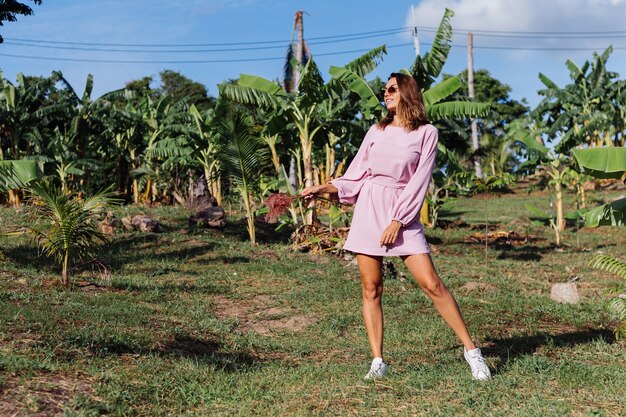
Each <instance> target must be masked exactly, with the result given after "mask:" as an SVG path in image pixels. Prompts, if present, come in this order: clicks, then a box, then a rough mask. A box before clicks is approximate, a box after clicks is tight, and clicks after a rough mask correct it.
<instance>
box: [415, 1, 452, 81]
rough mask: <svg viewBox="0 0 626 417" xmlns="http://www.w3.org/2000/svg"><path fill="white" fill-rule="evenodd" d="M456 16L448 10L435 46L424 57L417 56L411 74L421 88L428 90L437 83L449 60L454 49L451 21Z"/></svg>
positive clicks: (443, 18)
mask: <svg viewBox="0 0 626 417" xmlns="http://www.w3.org/2000/svg"><path fill="white" fill-rule="evenodd" d="M453 16H454V12H453V11H452V10H450V9H448V8H446V10H445V12H444V14H443V17H442V18H441V22H440V23H439V27H438V28H437V33H436V34H435V38H434V39H433V45H432V47H431V49H430V51H429V52H426V53H425V54H424V57H423V58H422V57H421V56H417V57H416V58H415V61H414V62H413V65H412V66H411V69H410V70H409V73H410V74H411V75H412V76H413V78H415V80H416V81H417V83H418V85H419V86H420V88H422V89H423V90H428V89H429V88H430V87H431V85H432V84H433V83H434V82H435V79H437V77H439V75H440V74H441V70H442V69H443V66H444V64H445V63H446V61H447V60H448V54H449V53H450V49H451V48H452V37H453V35H454V34H453V31H452V24H451V23H450V19H451V18H452V17H453Z"/></svg>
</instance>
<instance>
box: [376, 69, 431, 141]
mask: <svg viewBox="0 0 626 417" xmlns="http://www.w3.org/2000/svg"><path fill="white" fill-rule="evenodd" d="M392 78H395V79H396V81H397V82H398V91H399V92H400V100H399V101H398V105H397V106H396V109H395V111H392V110H389V111H388V112H387V114H386V115H385V116H384V117H383V118H382V119H381V120H380V121H379V122H378V124H377V126H378V127H379V128H381V129H383V130H384V129H385V127H387V126H388V125H390V124H391V122H393V118H394V116H396V115H397V116H398V121H399V122H400V126H402V127H403V128H405V129H406V130H407V131H409V132H410V131H412V130H417V129H418V128H419V127H420V126H422V125H425V124H427V123H428V118H427V116H426V108H425V107H424V99H423V98H422V93H421V92H420V88H419V85H417V81H415V79H414V78H413V77H411V76H410V75H406V74H401V73H398V72H392V73H391V75H390V76H389V78H388V79H387V81H389V80H390V79H392Z"/></svg>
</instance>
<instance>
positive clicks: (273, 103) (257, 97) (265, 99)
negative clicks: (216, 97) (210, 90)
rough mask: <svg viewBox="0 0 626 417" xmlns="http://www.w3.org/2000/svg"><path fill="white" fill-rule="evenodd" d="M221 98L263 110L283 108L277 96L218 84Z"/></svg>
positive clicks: (239, 86)
mask: <svg viewBox="0 0 626 417" xmlns="http://www.w3.org/2000/svg"><path fill="white" fill-rule="evenodd" d="M217 87H218V89H219V92H220V97H226V98H227V99H228V100H231V101H235V102H237V103H243V104H253V105H255V106H259V107H263V108H274V107H281V102H280V101H279V100H278V99H277V97H276V96H273V95H271V94H270V93H267V92H265V91H262V90H257V89H255V88H251V87H245V86H241V85H234V84H227V83H223V84H218V85H217Z"/></svg>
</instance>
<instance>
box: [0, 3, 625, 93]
mask: <svg viewBox="0 0 626 417" xmlns="http://www.w3.org/2000/svg"><path fill="white" fill-rule="evenodd" d="M625 3H626V0H421V1H404V0H398V1H393V2H392V1H369V0H361V1H338V0H334V1H330V0H230V1H228V0H185V1H171V0H169V1H166V0H124V1H121V0H82V1H76V0H75V1H69V0H54V1H53V0H44V1H43V4H42V5H41V6H33V8H34V10H35V14H34V15H33V16H30V17H20V18H19V20H18V21H17V22H15V23H6V24H5V26H4V27H2V28H0V33H2V35H3V37H4V38H5V41H6V42H5V43H4V44H1V45H0V69H1V70H2V71H3V72H4V75H5V77H7V78H8V79H10V80H14V79H15V76H16V74H17V73H19V72H22V73H24V74H27V75H49V74H50V73H51V72H52V71H53V70H61V71H62V72H63V73H64V75H65V76H66V78H67V79H68V80H69V81H70V82H71V83H72V85H73V86H74V88H75V89H76V90H78V91H79V92H82V90H83V87H84V83H85V79H86V77H87V74H89V73H91V74H93V75H94V78H95V87H94V97H97V96H99V95H101V94H103V93H105V92H107V91H110V90H113V89H116V88H120V87H122V86H123V85H124V83H125V82H128V81H130V80H133V79H137V78H141V77H143V76H146V75H151V76H153V77H154V78H155V79H158V73H159V72H160V71H161V70H163V69H172V70H176V71H180V72H181V73H183V74H184V75H186V76H188V77H189V78H192V79H194V80H196V81H199V82H202V83H203V84H205V85H206V86H207V88H208V90H209V93H210V94H212V95H216V94H217V84H218V83H219V82H221V81H223V80H226V79H229V78H234V77H237V76H238V75H239V74H241V73H248V74H255V75H260V76H263V77H266V78H270V79H277V78H279V77H280V76H281V70H282V65H283V61H282V60H281V59H280V58H281V57H283V56H284V54H285V50H286V47H287V43H288V40H289V39H290V37H291V33H292V29H293V18H294V13H295V12H296V11H297V10H303V11H305V12H306V14H305V16H304V33H305V38H307V39H311V41H310V44H311V45H310V49H311V52H312V53H313V56H314V59H315V60H316V62H317V63H318V65H319V67H320V69H321V70H322V73H323V74H324V76H325V77H328V74H327V71H328V68H329V67H330V66H331V65H342V64H344V63H346V62H349V61H350V60H352V59H354V58H356V57H357V56H359V55H360V54H361V53H360V52H348V53H344V52H343V51H353V50H367V49H371V48H374V47H376V46H379V45H382V44H387V45H396V46H393V47H391V48H389V53H388V55H387V56H386V57H385V59H384V61H383V62H382V64H381V65H380V66H379V68H378V69H377V70H376V71H375V72H373V73H372V74H371V75H370V76H369V77H373V76H376V75H379V76H381V77H385V78H386V76H387V75H388V74H389V73H390V72H392V71H395V70H397V69H400V68H404V67H409V66H410V64H411V63H412V61H413V59H414V57H415V52H414V49H413V47H412V41H411V37H410V34H409V33H408V32H404V33H393V34H388V35H385V36H379V37H370V38H366V39H356V40H352V41H342V42H332V43H319V42H320V40H319V39H318V40H317V41H316V40H314V39H313V38H320V37H325V36H334V35H347V34H356V33H363V32H373V31H382V30H387V29H396V28H403V27H406V26H412V25H413V24H415V25H417V27H418V31H419V33H420V41H421V42H422V46H421V50H422V53H423V52H425V51H427V50H428V49H429V48H430V47H429V45H428V43H429V42H430V41H431V40H432V36H433V33H432V30H430V29H429V28H432V27H436V26H437V25H438V24H439V21H440V20H441V16H442V14H443V10H444V7H446V6H447V7H449V8H451V9H453V10H454V11H455V12H456V16H455V17H454V18H453V19H452V25H453V27H454V28H455V29H456V30H457V32H458V33H457V35H456V37H455V40H454V44H455V46H454V47H453V49H452V52H451V54H450V57H449V59H448V63H447V64H446V66H445V67H444V72H447V73H458V72H460V71H462V70H463V69H464V68H466V66H467V49H466V46H465V45H466V39H467V35H466V31H467V30H472V31H494V32H492V33H496V34H498V33H499V34H500V35H506V36H503V37H494V36H484V35H478V34H477V35H475V37H474V44H475V47H476V49H475V56H474V65H475V68H486V69H488V70H489V71H490V72H491V73H492V74H493V75H494V76H495V77H496V78H498V79H500V80H501V81H502V82H505V83H507V84H509V85H510V86H511V87H512V88H513V91H512V96H513V97H514V98H516V99H521V98H526V99H527V100H528V101H529V102H530V103H531V104H536V103H537V102H538V101H539V99H540V98H539V96H538V95H537V90H538V89H539V88H541V83H540V82H539V80H538V77H537V75H538V73H539V72H543V73H544V74H546V75H547V76H548V77H550V78H551V79H552V80H554V81H555V82H556V83H557V84H559V85H564V84H565V83H566V82H567V81H568V70H567V69H566V67H565V65H564V63H565V60H566V59H568V58H570V59H572V60H573V61H574V62H576V63H578V64H581V63H582V62H584V61H585V60H587V59H590V58H591V55H592V50H593V49H596V50H598V51H602V50H604V48H606V47H607V46H608V45H609V44H613V46H614V47H617V49H616V50H615V52H614V53H613V55H612V56H611V59H610V60H609V68H610V69H612V70H614V71H617V72H622V74H621V75H622V77H625V76H626V74H624V71H623V69H624V68H626V29H623V22H625V21H626V4H625ZM31 4H32V3H31ZM411 5H414V6H415V14H414V17H415V18H414V19H413V16H412V15H411V13H410V9H411ZM608 31H621V33H613V34H610V33H600V34H590V32H608ZM501 32H507V33H501ZM510 32H517V33H516V34H514V36H511V33H510ZM521 32H526V33H525V34H522V33H521ZM537 32H571V33H572V34H570V35H566V36H564V35H559V34H556V35H546V34H542V35H540V36H537V35H536V33H537ZM577 32H578V33H581V32H582V33H583V35H582V36H581V35H576V34H575V33H577ZM519 35H524V36H526V37H520V36H519ZM25 40H45V41H52V42H75V43H87V42H89V43H106V44H141V45H145V44H153V45H163V46H162V47H161V48H160V49H162V50H168V51H170V52H164V53H148V52H141V51H145V50H149V49H154V48H151V47H133V48H126V49H133V50H134V52H111V51H96V50H94V49H96V48H100V49H124V48H122V47H115V46H95V45H92V46H89V45H65V46H66V47H68V46H69V47H73V48H86V49H90V50H87V51H85V50H80V49H70V50H64V49H52V48H50V46H62V45H59V44H52V43H50V44H47V46H46V47H44V48H42V47H34V46H26V45H24V44H27V43H30V44H32V43H31V42H28V41H25ZM260 41H284V42H278V43H275V44H263V45H260V44H254V43H253V42H260ZM20 43H21V45H20ZM215 43H222V44H224V43H242V45H235V46H231V47H227V46H202V47H194V48H183V47H178V46H168V45H175V44H179V45H189V44H215ZM38 45H42V44H41V43H38ZM259 46H265V47H267V46H278V48H273V49H272V48H268V49H256V50H255V48H258V47H259ZM484 47H489V48H494V47H495V48H503V49H483V48H484ZM231 48H238V49H241V48H251V49H250V50H239V51H221V52H193V53H183V52H177V51H180V50H183V49H196V50H197V49H201V50H206V49H231ZM510 48H517V49H510ZM519 48H556V49H552V50H540V51H537V50H524V49H519ZM559 48H591V49H589V50H582V51H576V50H565V51H563V50H558V49H559ZM328 53H332V54H333V55H324V54H328ZM2 54H5V55H4V56H3V55H2ZM318 54H319V56H318ZM6 55H23V56H31V57H33V58H17V57H9V56H6ZM44 58H70V59H92V60H94V59H95V60H104V61H107V60H126V61H128V60H130V61H180V60H202V61H207V60H237V59H250V58H255V59H257V58H276V59H272V60H266V61H253V62H221V63H218V62H215V63H196V64H191V63H188V64H181V63H169V64H163V63H154V64H152V63H103V62H98V63H94V62H64V61H53V60H47V59H44Z"/></svg>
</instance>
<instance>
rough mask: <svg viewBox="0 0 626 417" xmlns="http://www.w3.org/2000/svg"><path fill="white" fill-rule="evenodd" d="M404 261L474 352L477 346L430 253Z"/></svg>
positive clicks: (410, 257) (440, 312)
mask: <svg viewBox="0 0 626 417" xmlns="http://www.w3.org/2000/svg"><path fill="white" fill-rule="evenodd" d="M402 260H403V261H404V263H405V264H406V266H407V267H408V268H409V271H411V274H413V277H414V278H415V281H417V283H418V284H419V286H420V287H422V289H423V290H424V292H426V294H427V295H428V296H429V297H430V299H431V300H432V301H433V304H434V305H435V308H436V309H437V311H438V312H439V314H441V317H443V319H444V320H445V322H446V323H447V324H448V326H450V327H451V328H452V330H453V331H454V333H456V335H457V336H458V338H459V339H460V340H461V343H463V345H464V346H465V348H466V349H467V350H472V349H474V348H475V347H476V346H475V345H474V342H473V341H472V338H471V337H470V335H469V332H468V331H467V326H465V322H464V321H463V316H462V315H461V310H460V309H459V306H458V305H457V303H456V300H455V299H454V296H453V295H452V294H451V293H450V291H449V290H448V288H447V287H446V286H445V284H444V283H443V281H441V278H439V275H438V274H437V271H436V270H435V266H434V265H433V262H432V260H431V259H430V255H429V254H428V253H419V254H416V255H410V256H403V257H402Z"/></svg>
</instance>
